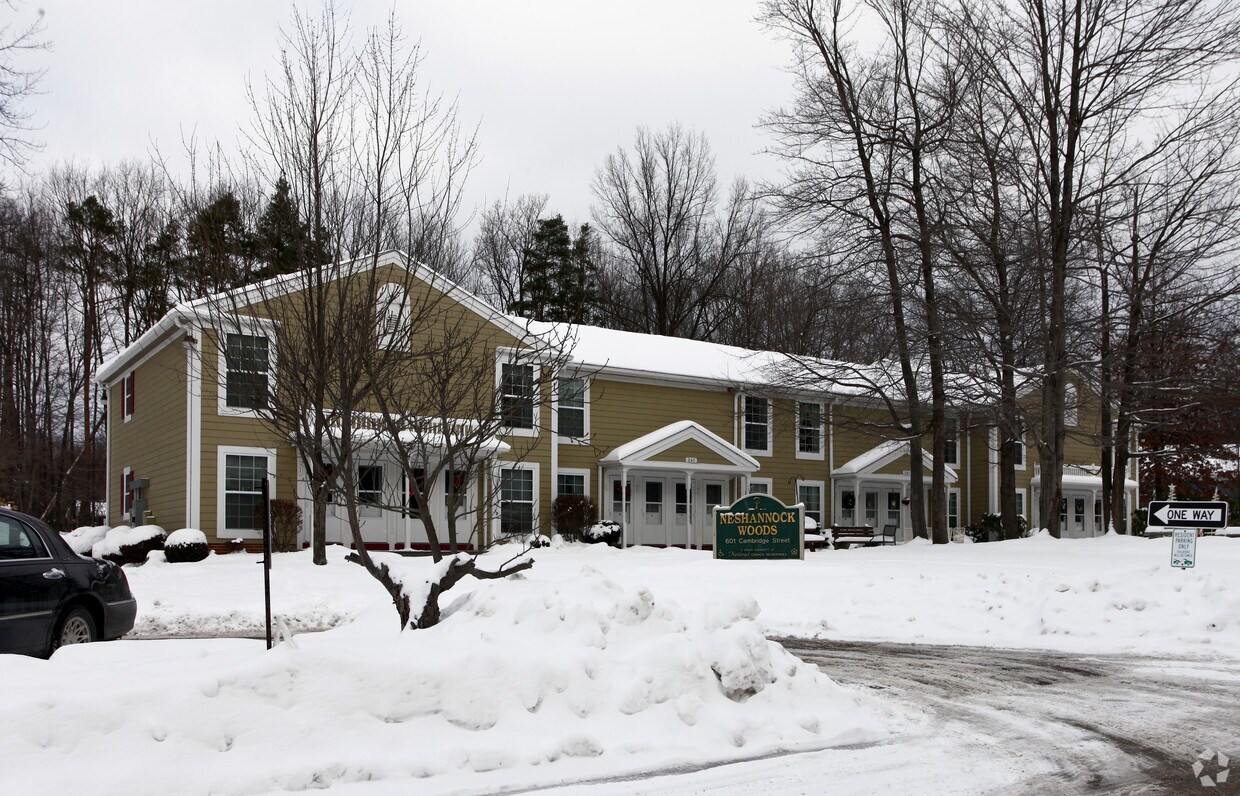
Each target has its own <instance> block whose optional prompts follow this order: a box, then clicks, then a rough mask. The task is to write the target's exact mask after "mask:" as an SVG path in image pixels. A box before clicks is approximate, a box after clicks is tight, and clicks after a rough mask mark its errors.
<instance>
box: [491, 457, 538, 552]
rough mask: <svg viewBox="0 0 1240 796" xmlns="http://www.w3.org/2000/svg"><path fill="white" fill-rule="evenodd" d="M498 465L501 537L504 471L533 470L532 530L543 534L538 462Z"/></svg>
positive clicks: (500, 530) (497, 506)
mask: <svg viewBox="0 0 1240 796" xmlns="http://www.w3.org/2000/svg"><path fill="white" fill-rule="evenodd" d="M498 464H499V471H498V472H497V473H496V476H497V477H498V478H499V483H498V484H496V490H495V493H496V497H497V500H496V506H495V513H496V516H497V517H498V518H499V520H500V525H499V534H500V536H503V535H504V530H503V528H504V526H503V511H504V471H505V470H531V471H533V473H534V511H533V520H532V523H531V524H532V526H533V527H532V530H533V532H534V533H542V527H541V526H540V525H539V518H540V516H541V514H542V512H541V511H539V503H540V502H541V498H542V485H541V483H540V482H539V465H538V462H503V461H501V462H499V463H498Z"/></svg>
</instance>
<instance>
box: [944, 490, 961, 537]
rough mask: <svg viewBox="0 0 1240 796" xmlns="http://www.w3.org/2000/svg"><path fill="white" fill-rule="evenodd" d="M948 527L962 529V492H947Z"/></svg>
mask: <svg viewBox="0 0 1240 796" xmlns="http://www.w3.org/2000/svg"><path fill="white" fill-rule="evenodd" d="M947 527H948V528H959V527H960V490H959V489H949V490H947Z"/></svg>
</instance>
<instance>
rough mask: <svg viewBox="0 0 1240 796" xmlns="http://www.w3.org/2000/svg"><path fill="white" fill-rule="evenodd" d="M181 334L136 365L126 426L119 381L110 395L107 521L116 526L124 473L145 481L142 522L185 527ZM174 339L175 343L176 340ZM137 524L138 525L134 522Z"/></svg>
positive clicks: (167, 339)
mask: <svg viewBox="0 0 1240 796" xmlns="http://www.w3.org/2000/svg"><path fill="white" fill-rule="evenodd" d="M179 336H180V333H179V332H175V331H174V332H171V333H170V334H169V335H168V336H167V337H165V338H164V339H163V340H161V341H160V342H161V343H162V342H167V343H168V344H167V345H166V346H165V347H164V348H162V349H160V350H159V351H158V352H157V353H156V354H155V355H154V356H152V357H151V358H150V359H148V360H147V361H146V362H144V363H142V364H141V365H139V366H138V368H137V372H136V376H135V385H136V386H135V390H134V397H135V399H136V400H135V401H134V413H133V416H132V417H131V418H130V419H129V422H125V419H124V402H125V401H124V387H123V385H122V383H120V382H118V383H117V384H115V385H113V386H112V388H111V389H110V391H109V395H108V435H109V438H108V446H109V455H110V456H111V467H110V473H109V476H108V478H109V481H110V482H109V484H108V488H109V495H110V498H111V499H110V500H109V502H108V523H109V524H111V525H118V524H120V522H121V513H122V509H123V503H124V502H123V495H122V490H123V481H124V469H125V468H126V467H130V468H132V469H133V472H134V476H135V477H136V478H146V479H148V480H149V481H150V485H149V486H148V487H147V490H146V500H147V512H148V513H147V515H146V517H145V518H143V521H144V522H150V523H153V524H156V525H160V526H162V527H163V528H164V529H165V530H167V531H175V530H177V529H179V528H182V527H184V525H185V451H186V438H187V421H186V410H187V406H188V404H187V397H186V396H187V390H186V381H187V378H188V377H187V375H186V361H185V349H184V347H183V346H182V345H181V344H180V342H179ZM174 338H178V339H174ZM135 524H137V523H136V522H135Z"/></svg>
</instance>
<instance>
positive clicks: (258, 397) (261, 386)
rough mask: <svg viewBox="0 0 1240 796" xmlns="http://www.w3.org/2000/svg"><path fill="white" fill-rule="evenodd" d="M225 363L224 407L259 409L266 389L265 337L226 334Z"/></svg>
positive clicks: (264, 403)
mask: <svg viewBox="0 0 1240 796" xmlns="http://www.w3.org/2000/svg"><path fill="white" fill-rule="evenodd" d="M226 350H227V353H226V355H225V363H226V367H227V373H226V375H225V382H224V383H225V386H224V394H225V401H224V403H225V405H226V406H229V407H232V408H236V409H263V408H265V407H266V406H267V394H268V390H269V389H270V386H269V384H268V375H269V371H270V366H271V361H270V359H269V353H268V345H267V338H266V337H263V336H261V335H252V334H229V335H228V337H227V349H226Z"/></svg>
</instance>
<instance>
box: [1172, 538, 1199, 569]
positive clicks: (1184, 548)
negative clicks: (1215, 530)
mask: <svg viewBox="0 0 1240 796" xmlns="http://www.w3.org/2000/svg"><path fill="white" fill-rule="evenodd" d="M1196 564H1197V530H1196V529H1195V528H1176V529H1175V532H1174V533H1173V534H1172V536H1171V566H1173V567H1179V568H1180V569H1192V568H1193V567H1194V566H1196Z"/></svg>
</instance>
